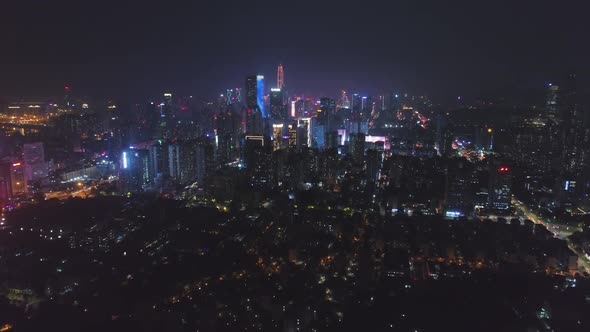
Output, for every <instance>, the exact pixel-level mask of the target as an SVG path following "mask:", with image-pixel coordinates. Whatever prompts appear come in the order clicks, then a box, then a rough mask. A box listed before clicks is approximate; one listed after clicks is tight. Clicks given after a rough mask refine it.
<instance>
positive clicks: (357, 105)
mask: <svg viewBox="0 0 590 332" xmlns="http://www.w3.org/2000/svg"><path fill="white" fill-rule="evenodd" d="M362 102H363V99H362V97H361V96H360V95H359V94H358V93H355V94H353V95H352V101H351V107H350V108H351V113H352V116H353V118H354V119H358V118H360V115H361V113H362Z"/></svg>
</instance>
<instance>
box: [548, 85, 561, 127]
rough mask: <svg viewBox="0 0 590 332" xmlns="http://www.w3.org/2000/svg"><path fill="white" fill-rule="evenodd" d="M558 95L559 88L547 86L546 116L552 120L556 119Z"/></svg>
mask: <svg viewBox="0 0 590 332" xmlns="http://www.w3.org/2000/svg"><path fill="white" fill-rule="evenodd" d="M558 93H559V86H557V85H553V84H551V83H549V85H548V86H547V115H548V116H549V117H550V118H552V119H554V120H555V119H556V117H557V97H558Z"/></svg>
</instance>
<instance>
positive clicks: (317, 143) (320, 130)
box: [311, 118, 326, 150]
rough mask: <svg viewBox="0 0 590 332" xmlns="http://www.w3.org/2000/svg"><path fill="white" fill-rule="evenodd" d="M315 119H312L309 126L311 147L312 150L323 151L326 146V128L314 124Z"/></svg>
mask: <svg viewBox="0 0 590 332" xmlns="http://www.w3.org/2000/svg"><path fill="white" fill-rule="evenodd" d="M316 122H317V119H315V118H312V126H311V134H312V139H311V146H312V147H313V148H314V149H318V150H323V149H324V148H325V146H326V126H325V125H323V124H318V123H316Z"/></svg>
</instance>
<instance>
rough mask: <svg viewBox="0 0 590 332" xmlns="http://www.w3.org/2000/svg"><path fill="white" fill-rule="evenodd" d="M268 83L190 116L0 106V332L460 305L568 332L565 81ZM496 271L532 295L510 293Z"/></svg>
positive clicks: (374, 315)
mask: <svg viewBox="0 0 590 332" xmlns="http://www.w3.org/2000/svg"><path fill="white" fill-rule="evenodd" d="M285 73H286V71H285V68H284V67H283V66H282V65H279V66H278V68H277V72H276V84H275V85H274V86H271V84H267V83H268V82H266V80H265V76H263V75H248V76H246V77H245V81H244V86H243V87H236V88H230V89H227V90H225V92H224V93H222V94H219V95H217V96H216V98H215V99H214V100H213V101H206V102H199V101H197V98H193V97H192V96H188V97H182V96H180V97H179V96H176V95H175V94H172V93H163V94H162V95H161V96H159V97H157V98H155V99H153V100H148V101H146V102H142V103H134V104H132V105H125V104H123V103H118V102H115V101H106V102H101V101H96V102H92V101H91V100H87V99H84V98H79V97H75V96H74V95H73V94H72V91H71V89H70V87H68V86H66V87H65V89H64V96H63V97H61V98H58V99H54V100H50V101H46V102H32V101H24V100H19V101H9V102H6V103H3V104H1V105H0V110H1V111H2V112H1V114H0V133H1V134H2V135H3V138H4V139H3V140H1V141H0V202H1V204H2V214H1V218H2V220H1V221H0V313H4V312H8V313H9V314H7V316H6V317H9V319H8V320H6V322H5V321H3V319H4V316H2V314H0V327H1V326H2V324H9V326H10V328H12V326H13V325H14V326H19V324H21V325H20V326H25V328H23V329H26V328H27V327H30V329H32V330H35V329H37V330H38V329H40V326H43V324H44V323H46V321H47V319H48V318H47V317H53V316H52V314H55V315H56V316H55V317H61V316H59V313H56V310H57V309H56V308H58V307H65V308H67V309H68V310H67V311H64V312H66V313H67V314H68V322H69V323H72V324H74V325H73V326H76V327H77V328H78V330H84V327H86V326H88V324H93V323H96V322H101V323H104V324H105V325H104V326H105V327H109V328H111V330H117V329H122V330H137V329H145V328H147V327H149V326H152V327H153V326H156V327H157V328H159V329H162V330H196V329H202V330H243V331H247V330H273V331H281V330H282V331H324V330H330V329H333V330H342V329H345V328H352V329H353V330H359V329H360V328H361V326H362V327H363V328H365V329H369V330H383V329H394V330H395V329H398V330H430V329H437V328H438V325H437V323H436V322H437V320H435V321H433V322H430V321H426V320H424V319H423V317H424V315H425V314H427V315H432V316H433V317H438V319H442V320H445V319H448V317H450V316H453V315H452V313H453V312H449V313H446V312H445V313H444V314H443V313H441V309H440V308H441V307H445V306H450V307H456V306H465V303H464V302H462V299H463V298H469V299H470V301H474V303H475V304H476V305H477V306H482V307H484V306H485V307H486V308H488V309H487V310H489V312H490V313H493V314H491V315H490V316H494V317H496V316H498V315H504V316H505V317H507V318H506V321H508V322H510V324H513V325H514V326H522V327H523V329H525V328H530V329H535V328H538V329H545V330H550V329H551V328H555V330H572V331H575V330H577V329H578V330H585V329H587V327H588V326H590V321H588V319H587V317H588V315H585V313H586V312H588V311H589V308H590V300H588V298H587V297H586V298H584V297H583V296H587V295H586V294H590V288H589V287H590V284H587V280H586V279H587V277H588V276H589V275H588V272H590V270H589V269H590V227H589V225H590V224H589V223H588V216H589V215H590V214H589V211H590V198H589V197H590V196H589V194H590V159H588V158H590V157H589V156H590V150H589V149H590V142H589V139H590V98H588V96H587V95H585V94H584V93H583V91H580V90H578V89H577V87H576V84H575V76H574V75H569V76H568V77H567V79H566V80H565V81H564V82H563V83H562V84H559V85H557V84H550V85H548V87H547V97H546V99H545V100H542V101H538V102H537V103H531V104H530V105H528V104H527V105H522V104H517V103H514V102H510V101H507V100H504V99H502V100H480V101H475V102H472V103H467V102H466V101H465V100H464V99H463V98H458V99H457V100H456V103H455V102H453V104H451V105H444V104H436V103H434V102H432V101H431V100H430V99H429V98H428V97H426V96H419V95H418V96H413V95H410V94H406V93H400V92H392V93H387V94H383V95H379V96H369V95H363V94H359V93H349V92H346V91H342V92H341V93H340V94H339V96H332V97H329V96H314V97H309V96H298V95H297V94H295V93H293V92H292V91H291V87H289V89H288V88H287V87H288V85H287V82H288V81H287V80H285V77H286V76H285ZM287 78H288V77H287ZM515 275H516V276H517V277H518V278H522V279H523V282H522V285H528V283H529V282H530V283H531V284H533V283H534V284H535V287H537V288H536V289H538V292H535V294H523V295H522V296H520V297H519V296H513V295H514V294H520V293H518V292H519V291H521V290H519V289H514V288H511V287H513V283H512V284H511V283H507V282H506V279H505V277H506V276H510V277H515ZM481 285H487V286H489V287H490V290H483V291H482V289H481V288H482V287H481ZM511 285H512V286H511ZM523 287H524V286H523ZM302 289H305V290H306V291H305V292H301V290H302ZM447 290H451V291H452V294H454V296H448V294H446V295H444V294H445V291H447ZM494 291H498V292H500V293H501V298H502V299H504V302H502V303H496V302H494V301H495V300H497V299H498V296H499V295H498V294H494V293H493V292H494ZM477 292H483V293H482V294H484V295H485V296H482V297H481V299H478V298H474V297H473V294H474V293H477ZM429 294H433V295H432V296H430V295H429ZM441 294H443V295H441ZM572 294H573V295H572ZM439 295H440V296H439ZM441 296H442V297H443V298H445V299H446V300H445V301H446V302H445V303H443V304H441V305H440V306H437V308H436V309H432V308H430V307H428V306H419V305H416V306H414V305H408V306H400V305H399V304H400V303H406V302H405V301H407V300H408V299H416V298H422V299H424V303H439V302H437V301H440V297H441ZM569 296H574V297H575V298H576V299H577V300H576V301H571V302H570V301H569V299H570V297H569ZM488 298H492V299H495V300H492V301H488ZM460 300H461V301H460ZM574 302H575V303H574ZM414 303H418V304H419V303H420V301H414ZM15 308H16V309H15ZM386 308H387V310H385V309H386ZM389 308H396V311H395V312H396V313H400V315H399V316H395V317H394V316H392V315H391V312H390V311H389ZM561 308H567V312H563V311H560V310H561ZM465 310H466V312H468V311H469V308H465ZM57 311H59V310H57ZM504 316H503V317H504ZM445 317H446V318H445ZM564 317H568V318H566V319H564ZM572 317H574V318H575V319H574V320H573V321H574V323H573V325H568V324H569V323H567V321H571V320H572ZM56 319H57V318H56ZM360 321H363V322H365V323H364V325H359V326H357V325H355V324H356V322H360ZM367 322H369V323H367ZM474 322H477V319H476V318H465V319H462V320H461V322H459V323H457V322H456V321H455V322H447V323H448V324H450V325H449V326H451V325H452V324H453V323H454V324H459V325H460V326H463V327H464V326H469V325H470V324H473V323H474ZM27 324H29V325H27ZM35 324H37V325H35ZM461 324H463V325H461ZM489 324H490V326H493V329H494V330H502V329H503V328H505V327H506V326H505V325H503V326H500V325H494V324H499V322H496V321H490V322H489ZM7 326H8V325H7ZM73 328H74V327H73ZM74 329H75V328H74ZM458 330H461V328H459V329H458Z"/></svg>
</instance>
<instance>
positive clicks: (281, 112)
mask: <svg viewBox="0 0 590 332" xmlns="http://www.w3.org/2000/svg"><path fill="white" fill-rule="evenodd" d="M283 100H284V98H283V91H281V89H278V88H277V89H270V117H271V118H272V120H273V121H277V120H278V121H281V120H285V119H286V118H287V108H286V107H285V105H284V103H283Z"/></svg>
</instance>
